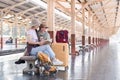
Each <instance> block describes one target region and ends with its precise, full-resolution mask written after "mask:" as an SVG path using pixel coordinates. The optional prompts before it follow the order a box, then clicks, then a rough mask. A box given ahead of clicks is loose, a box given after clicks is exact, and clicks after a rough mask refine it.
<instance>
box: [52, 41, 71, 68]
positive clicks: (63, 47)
mask: <svg viewBox="0 0 120 80" xmlns="http://www.w3.org/2000/svg"><path fill="white" fill-rule="evenodd" d="M51 48H52V50H53V51H54V52H55V57H56V58H57V59H59V60H61V61H62V62H63V64H62V65H58V66H64V67H65V70H66V69H68V55H69V52H68V44H67V43H52V45H51Z"/></svg>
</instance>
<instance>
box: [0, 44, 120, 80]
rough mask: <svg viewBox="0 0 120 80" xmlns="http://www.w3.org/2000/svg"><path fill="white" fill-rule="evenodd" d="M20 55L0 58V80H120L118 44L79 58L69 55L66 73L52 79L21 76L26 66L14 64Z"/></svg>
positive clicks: (38, 76) (98, 49)
mask: <svg viewBox="0 0 120 80" xmlns="http://www.w3.org/2000/svg"><path fill="white" fill-rule="evenodd" d="M22 54H23V53H18V54H12V55H6V56H0V80H120V44H119V43H117V44H106V45H104V46H102V47H99V48H96V49H94V51H91V52H86V53H85V54H84V53H83V54H81V55H79V56H71V55H70V56H69V69H68V71H58V72H57V74H56V75H55V76H54V77H41V76H40V75H30V74H23V73H22V70H23V68H24V67H25V66H26V64H20V65H16V64H14V62H15V61H16V60H17V59H18V58H19V57H20V56H22ZM59 69H63V68H59Z"/></svg>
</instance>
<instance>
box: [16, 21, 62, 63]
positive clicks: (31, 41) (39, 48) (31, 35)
mask: <svg viewBox="0 0 120 80" xmlns="http://www.w3.org/2000/svg"><path fill="white" fill-rule="evenodd" d="M39 25H40V22H39V20H38V19H33V20H32V22H31V28H30V29H29V30H28V31H27V45H29V46H32V48H31V49H30V48H29V47H27V50H26V51H27V52H28V53H30V55H32V56H37V53H38V52H44V53H46V54H47V55H48V56H49V58H50V59H51V61H52V62H53V64H54V65H61V64H63V62H61V61H60V60H58V59H56V58H55V53H54V52H53V50H52V49H51V47H50V45H49V44H48V43H49V42H50V35H49V33H48V32H47V31H46V29H47V27H46V25H45V24H41V25H40V26H39ZM38 27H39V31H38V36H39V37H37V32H36V30H37V28H38ZM39 39H41V40H40V41H39ZM28 49H29V50H28ZM25 55H26V52H25V54H24V56H25ZM21 63H25V61H24V60H21V59H19V60H18V61H16V62H15V64H21Z"/></svg>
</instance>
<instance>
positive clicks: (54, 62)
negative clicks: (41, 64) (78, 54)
mask: <svg viewBox="0 0 120 80" xmlns="http://www.w3.org/2000/svg"><path fill="white" fill-rule="evenodd" d="M52 62H53V64H54V65H62V64H63V62H62V61H60V60H58V59H54V60H53V61H52Z"/></svg>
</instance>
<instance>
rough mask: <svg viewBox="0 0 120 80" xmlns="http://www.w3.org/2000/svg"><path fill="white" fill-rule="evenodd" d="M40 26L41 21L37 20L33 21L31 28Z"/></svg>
mask: <svg viewBox="0 0 120 80" xmlns="http://www.w3.org/2000/svg"><path fill="white" fill-rule="evenodd" d="M39 25H40V21H39V20H38V19H36V18H34V19H32V21H31V26H39Z"/></svg>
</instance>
